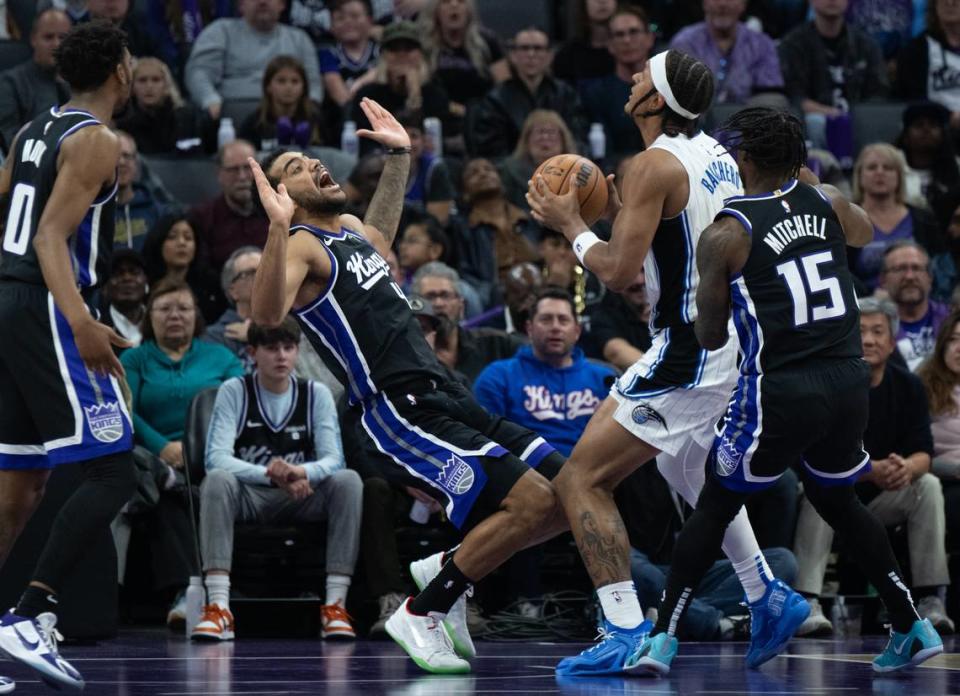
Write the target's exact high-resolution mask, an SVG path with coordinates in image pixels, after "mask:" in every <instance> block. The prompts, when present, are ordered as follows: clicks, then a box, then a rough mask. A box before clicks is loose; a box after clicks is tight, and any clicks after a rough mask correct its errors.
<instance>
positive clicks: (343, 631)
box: [320, 604, 357, 640]
mask: <svg viewBox="0 0 960 696" xmlns="http://www.w3.org/2000/svg"><path fill="white" fill-rule="evenodd" d="M350 621H351V619H350V614H348V613H347V610H346V609H344V608H343V607H341V606H340V605H339V604H324V605H323V606H322V607H320V624H321V626H322V628H323V630H322V632H321V635H322V636H323V637H324V638H332V639H334V640H353V639H354V638H356V637H357V634H356V633H355V632H354V630H353V625H352V624H351V623H350Z"/></svg>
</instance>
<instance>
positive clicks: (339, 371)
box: [290, 225, 446, 404]
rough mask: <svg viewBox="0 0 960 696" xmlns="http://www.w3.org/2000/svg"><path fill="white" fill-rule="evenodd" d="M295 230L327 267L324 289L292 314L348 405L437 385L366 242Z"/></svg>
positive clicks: (427, 352)
mask: <svg viewBox="0 0 960 696" xmlns="http://www.w3.org/2000/svg"><path fill="white" fill-rule="evenodd" d="M300 230H304V231H307V232H309V233H310V234H313V235H315V236H316V237H317V238H318V239H319V240H320V242H321V243H322V244H323V248H324V249H325V250H326V252H327V254H328V255H329V256H330V264H331V267H332V268H331V272H330V279H329V280H328V282H327V287H326V288H324V290H323V291H322V292H321V293H320V295H319V296H318V297H317V298H316V299H315V300H313V301H312V302H310V303H309V304H307V305H305V306H303V307H301V308H299V309H295V310H294V315H295V316H296V317H297V319H298V321H299V322H300V326H301V327H302V328H303V330H304V332H305V333H306V335H307V338H308V339H309V340H310V343H311V344H312V345H313V347H314V348H316V349H317V352H318V353H319V354H320V357H321V358H323V361H324V362H325V363H326V365H327V367H328V368H329V369H330V370H331V371H332V372H333V373H334V375H336V376H337V378H338V379H339V380H340V382H341V383H342V384H343V385H344V387H346V389H347V394H348V395H349V399H350V403H351V404H356V403H359V402H360V401H363V400H364V399H366V398H368V397H370V396H372V395H374V394H376V393H378V392H380V391H383V390H384V389H386V388H389V387H392V386H398V385H402V384H404V383H407V382H410V381H412V380H416V379H432V380H436V381H437V383H438V384H439V383H441V382H445V381H446V377H445V376H444V371H443V368H442V367H441V366H440V363H439V362H438V361H437V358H436V355H435V354H434V352H433V350H432V349H431V348H430V345H429V344H428V343H427V339H426V338H424V335H423V331H422V330H421V328H420V322H419V321H418V320H417V318H416V317H415V316H414V315H413V312H411V311H410V305H409V304H408V303H407V299H406V297H405V296H404V294H403V291H402V290H401V289H400V286H398V285H397V284H396V283H395V282H393V279H392V278H391V277H390V267H389V266H388V265H387V262H386V260H384V258H383V257H382V256H380V254H378V253H377V251H376V249H374V248H373V246H371V244H370V242H368V241H367V240H366V239H364V238H363V237H362V236H360V235H359V234H356V233H354V232H352V231H351V230H348V229H346V228H342V229H341V230H340V232H337V233H334V232H330V231H328V230H322V229H319V228H317V227H313V226H311V225H295V226H293V227H291V228H290V233H291V234H294V233H296V232H297V231H300Z"/></svg>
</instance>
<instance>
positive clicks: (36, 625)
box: [0, 609, 83, 691]
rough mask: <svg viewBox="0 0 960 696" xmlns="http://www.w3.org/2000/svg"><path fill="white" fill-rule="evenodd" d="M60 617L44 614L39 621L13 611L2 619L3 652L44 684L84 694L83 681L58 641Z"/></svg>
mask: <svg viewBox="0 0 960 696" xmlns="http://www.w3.org/2000/svg"><path fill="white" fill-rule="evenodd" d="M56 626H57V617H56V616H54V615H53V614H51V613H50V612H44V613H43V614H40V615H39V616H38V617H37V618H35V619H31V618H27V617H26V616H20V615H18V614H14V613H13V610H12V609H11V610H10V611H8V612H7V613H6V614H4V615H3V616H2V617H0V652H3V653H6V655H7V657H9V658H10V659H11V660H15V661H17V662H20V663H22V664H24V665H26V666H27V667H30V668H32V669H33V670H34V671H36V672H37V673H38V674H39V676H40V678H41V679H43V681H45V682H47V684H49V685H50V686H52V687H54V688H56V689H62V688H64V687H66V688H68V689H73V690H76V691H80V690H82V689H83V677H82V676H80V673H79V672H78V671H77V670H76V669H74V667H73V665H71V664H70V663H69V662H67V661H66V660H64V659H63V658H62V657H60V653H59V651H58V650H57V641H58V640H63V637H62V636H61V635H60V633H59V632H58V631H57V628H56Z"/></svg>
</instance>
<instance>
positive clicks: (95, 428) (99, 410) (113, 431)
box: [83, 401, 123, 442]
mask: <svg viewBox="0 0 960 696" xmlns="http://www.w3.org/2000/svg"><path fill="white" fill-rule="evenodd" d="M83 410H84V413H85V414H86V416H87V425H88V426H90V433H91V434H92V435H93V436H94V437H95V438H96V439H97V440H99V441H100V442H116V441H117V440H119V439H120V438H121V437H123V415H122V414H121V413H120V404H118V403H117V402H116V401H107V402H105V403H102V404H94V405H93V406H84V407H83Z"/></svg>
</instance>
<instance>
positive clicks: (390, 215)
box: [357, 97, 410, 256]
mask: <svg viewBox="0 0 960 696" xmlns="http://www.w3.org/2000/svg"><path fill="white" fill-rule="evenodd" d="M360 108H361V109H362V110H363V113H364V114H365V115H366V117H367V119H369V121H370V127H371V129H372V130H367V129H365V128H364V129H360V130H358V131H357V135H359V136H361V137H364V138H370V139H371V140H375V141H376V142H378V143H380V144H381V145H382V146H383V147H385V148H386V149H387V157H386V161H385V162H384V165H383V174H381V175H380V183H379V184H377V190H376V192H375V193H374V194H373V199H372V200H371V201H370V205H369V206H368V207H367V214H366V216H365V217H364V219H363V225H364V235H365V236H366V237H367V239H369V240H370V243H371V244H373V246H374V248H375V249H376V250H377V251H378V252H380V254H381V256H386V254H387V253H388V252H389V250H390V246H391V245H392V244H393V239H394V237H396V236H397V227H399V226H400V215H401V214H402V213H403V197H404V195H406V191H407V177H408V176H409V175H410V153H409V148H410V136H409V135H407V131H406V130H405V129H404V127H403V126H401V125H400V123H399V121H397V119H395V118H394V117H393V114H391V113H390V112H389V111H387V110H386V109H384V108H383V107H382V106H380V105H379V104H378V103H377V102H375V101H374V100H373V99H369V98H367V97H364V98H363V100H362V101H361V102H360ZM391 150H393V151H399V150H406V152H402V153H397V154H390V151H391Z"/></svg>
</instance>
